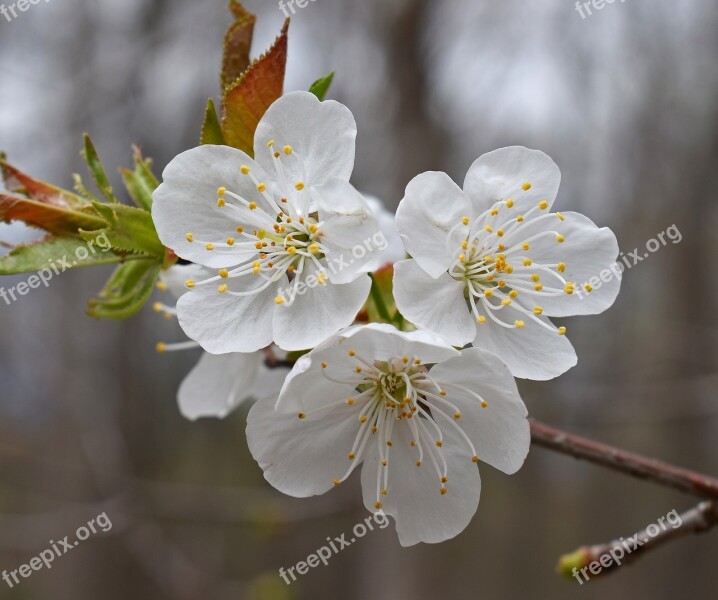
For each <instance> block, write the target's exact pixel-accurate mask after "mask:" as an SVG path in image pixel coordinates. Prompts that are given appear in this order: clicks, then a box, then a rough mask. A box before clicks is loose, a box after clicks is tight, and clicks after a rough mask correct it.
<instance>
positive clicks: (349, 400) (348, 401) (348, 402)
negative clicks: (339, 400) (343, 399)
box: [347, 398, 354, 406]
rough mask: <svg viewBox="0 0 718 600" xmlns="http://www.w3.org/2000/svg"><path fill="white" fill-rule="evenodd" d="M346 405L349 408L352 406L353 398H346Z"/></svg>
mask: <svg viewBox="0 0 718 600" xmlns="http://www.w3.org/2000/svg"><path fill="white" fill-rule="evenodd" d="M347 404H348V405H349V406H354V398H347Z"/></svg>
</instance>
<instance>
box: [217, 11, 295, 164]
mask: <svg viewBox="0 0 718 600" xmlns="http://www.w3.org/2000/svg"><path fill="white" fill-rule="evenodd" d="M288 29H289V19H287V20H286V21H285V22H284V27H282V31H281V33H280V35H279V37H277V39H276V41H275V42H274V45H273V46H272V47H271V48H270V49H269V51H268V52H267V53H266V54H264V55H263V56H261V57H260V58H259V59H257V60H256V61H254V63H252V65H251V66H250V67H249V68H248V69H247V70H246V71H245V72H244V74H243V75H242V76H241V77H240V78H239V79H238V80H237V81H236V82H235V83H233V84H232V85H230V86H229V87H228V88H227V89H226V90H225V92H224V95H223V98H222V121H221V123H222V133H223V134H224V139H225V140H226V142H227V145H229V146H233V147H234V148H239V149H240V150H243V151H244V152H246V153H247V154H249V155H250V156H254V132H255V130H256V129H257V124H258V123H259V120H260V119H261V118H262V116H263V115H264V113H265V112H266V111H267V109H268V108H269V107H270V106H271V105H272V103H273V102H274V101H275V100H277V98H279V97H280V96H281V95H282V91H283V89H284V74H285V71H286V67H287V31H288Z"/></svg>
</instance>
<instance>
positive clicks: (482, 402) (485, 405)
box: [481, 400, 489, 408]
mask: <svg viewBox="0 0 718 600" xmlns="http://www.w3.org/2000/svg"><path fill="white" fill-rule="evenodd" d="M488 405H489V403H488V402H486V400H482V401H481V408H486V407H487V406H488Z"/></svg>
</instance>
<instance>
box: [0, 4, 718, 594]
mask: <svg viewBox="0 0 718 600" xmlns="http://www.w3.org/2000/svg"><path fill="white" fill-rule="evenodd" d="M6 4H7V2H6ZM246 4H247V6H248V8H249V9H250V10H252V11H254V12H255V13H257V14H258V16H259V19H258V26H257V30H256V34H255V45H254V50H255V52H254V54H255V55H256V54H259V52H261V51H264V50H265V49H266V48H267V47H268V46H269V45H270V43H271V42H272V40H273V39H274V36H275V35H276V34H277V33H278V31H279V29H280V27H281V23H282V20H283V19H284V15H283V14H282V12H281V11H280V9H279V7H278V4H277V2H275V0H261V2H260V0H247V2H246ZM228 23H229V16H228V13H227V11H226V7H225V2H224V1H223V0H202V1H198V0H172V1H171V2H170V1H169V0H151V1H148V0H123V1H122V2H117V1H115V0H96V1H93V2H89V1H79V0H51V1H50V2H48V3H45V2H40V3H39V4H36V5H32V6H31V7H30V10H28V11H27V12H25V13H21V14H20V16H19V17H18V18H17V19H15V20H13V21H12V22H8V21H6V20H5V19H4V18H3V17H1V16H0V80H1V81H2V83H1V84H0V148H2V149H3V150H5V151H7V152H8V153H9V158H10V160H11V162H12V163H13V164H15V165H16V166H18V167H20V168H22V169H23V170H25V171H27V172H29V173H31V174H33V175H35V176H37V177H40V178H42V179H45V180H48V181H52V182H55V183H58V184H61V185H63V186H65V187H71V173H73V172H83V173H84V170H83V164H82V161H81V159H80V157H79V149H80V145H81V134H82V133H83V132H89V133H91V134H92V136H93V139H94V141H95V143H96V145H97V146H98V149H99V151H100V154H101V156H102V158H103V159H104V161H105V164H106V165H107V166H108V168H109V167H112V171H113V173H114V172H115V171H114V167H119V166H128V165H129V164H130V163H131V150H130V145H131V144H133V143H135V144H138V145H139V146H140V147H141V148H142V150H143V152H144V153H145V154H146V155H148V156H152V157H154V159H155V164H156V167H157V170H158V171H161V170H162V168H163V167H164V166H165V165H166V164H167V162H168V161H169V160H170V159H171V158H172V157H173V156H175V155H176V154H178V153H179V152H181V151H183V150H185V149H187V148H190V147H193V146H195V145H197V141H198V132H199V127H200V124H201V117H202V114H203V109H204V104H205V102H206V99H207V97H208V96H211V95H214V96H215V97H216V96H217V94H218V92H219V82H218V72H219V65H220V55H221V41H222V38H223V33H224V30H225V28H226V26H227V24H228ZM717 28H718V5H716V2H715V1H714V0H684V1H682V2H680V3H678V2H673V1H670V0H653V1H651V2H639V1H638V0H629V1H627V2H625V3H620V2H614V3H613V4H606V5H605V6H604V8H603V9H601V10H599V11H596V10H595V9H592V14H591V15H590V16H588V15H587V14H586V11H585V10H584V17H583V18H582V16H581V14H580V13H579V12H578V11H577V10H576V8H575V6H574V2H573V1H572V0H542V2H530V1H529V0H502V2H496V1H492V2H489V1H488V0H472V1H469V0H442V2H431V1H429V0H361V1H358V0H356V1H352V0H331V1H330V0H315V1H312V2H310V3H309V4H308V5H307V6H306V7H305V8H303V9H299V10H297V14H296V15H295V17H294V19H293V23H292V26H291V28H290V44H289V55H290V57H289V65H288V77H287V84H286V90H294V89H307V88H308V86H309V85H310V84H311V82H312V81H314V80H315V79H316V78H318V77H320V76H322V75H324V74H326V73H327V72H329V71H330V70H332V69H334V70H336V72H337V75H336V78H335V83H334V86H333V88H332V89H331V91H330V97H333V98H335V99H338V100H340V101H342V102H344V103H345V104H347V105H348V106H349V107H350V108H351V110H352V111H353V112H354V115H355V116H356V119H357V122H358V127H359V137H358V146H357V163H356V169H355V175H354V183H355V184H356V185H357V187H359V188H360V189H362V190H365V191H367V192H370V193H373V194H376V195H378V196H380V197H381V198H383V199H384V201H385V204H386V206H387V207H389V208H392V209H393V208H395V207H396V205H397V204H398V202H399V200H400V199H401V197H402V194H403V190H404V187H405V186H406V184H407V183H408V181H409V180H410V179H411V178H412V177H413V176H414V175H416V174H417V173H419V172H421V171H424V170H442V171H446V172H448V173H449V174H450V175H451V176H452V177H453V178H454V179H455V180H457V181H459V182H461V181H463V177H464V174H465V173H466V170H467V168H468V167H469V165H470V164H471V163H472V162H473V161H474V160H475V159H476V158H477V157H478V156H479V155H481V154H482V153H484V152H487V151H490V150H493V149H495V148H498V147H501V146H507V145H512V144H521V145H525V146H529V147H532V148H538V149H541V150H543V151H544V152H546V153H548V154H549V155H550V156H552V157H553V159H554V160H555V161H556V162H557V163H558V164H559V166H560V167H561V170H562V173H563V183H562V187H561V192H560V195H559V200H558V203H557V207H558V208H559V209H560V210H578V211H580V212H583V213H585V214H586V215H588V216H589V217H591V218H592V219H593V220H594V221H595V222H597V223H599V224H601V225H607V226H610V227H611V228H612V229H613V230H614V231H615V232H616V234H617V236H618V239H619V243H620V245H621V248H622V249H623V250H624V251H625V252H630V251H632V250H633V249H634V248H640V249H641V253H643V249H644V248H645V244H646V242H647V241H648V240H650V239H651V238H655V237H656V236H657V234H658V233H660V232H663V231H665V230H666V229H667V228H668V227H670V226H671V225H675V226H676V228H677V229H678V230H679V231H680V233H681V234H682V241H680V243H675V244H674V243H673V242H671V241H670V240H669V241H668V243H667V244H666V245H665V246H661V248H660V249H659V250H658V251H657V252H655V253H654V254H651V255H650V257H649V258H647V259H646V260H644V261H643V262H641V263H640V264H638V265H636V266H635V267H633V268H632V269H631V270H629V271H628V272H627V273H626V274H625V277H624V282H623V288H622V293H621V295H620V296H619V299H618V301H617V303H616V305H615V306H614V307H613V308H612V309H611V310H609V311H608V312H607V313H605V314H603V315H600V316H595V317H585V318H580V319H568V320H567V321H566V322H565V323H564V324H566V325H567V326H568V327H569V330H570V332H571V341H572V342H573V344H574V345H575V347H576V350H577V352H578V355H579V364H578V366H577V367H576V368H574V369H573V370H572V371H570V372H569V373H568V374H566V375H565V376H563V377H561V378H560V379H558V380H556V381H552V382H545V383H533V384H529V383H521V389H522V393H523V396H524V399H525V401H526V403H527V405H528V406H529V410H530V412H531V413H532V414H533V416H535V417H537V418H539V419H542V420H544V421H546V422H548V423H550V424H553V425H556V426H559V427H564V428H566V429H569V430H571V431H574V432H577V433H581V434H584V435H587V436H590V437H594V438H596V439H599V440H601V441H604V442H608V443H614V444H617V445H620V446H623V447H625V448H627V449H630V450H633V451H636V452H642V453H646V454H648V455H653V456H656V457H658V458H661V459H663V460H666V461H668V462H672V463H676V464H679V465H682V466H685V467H688V468H692V469H695V470H699V471H703V472H706V473H710V474H713V475H716V474H718V443H716V439H717V438H716V432H717V431H718V404H717V403H716V389H717V388H718V373H717V367H718V361H717V359H718V320H717V318H716V312H715V307H714V305H715V302H716V298H717V297H718V295H717V292H718V290H716V282H713V281H712V280H711V279H710V277H711V273H712V272H715V270H716V266H718V246H717V245H716V243H715V231H716V228H717V227H718V203H716V192H715V190H716V188H717V187H718V170H717V169H716V157H717V156H718V102H716V97H717V94H718V69H716V64H717V62H718V36H716V35H715V32H716V29H717ZM114 184H115V187H116V189H120V184H119V177H118V176H116V177H115V180H114ZM34 235H35V234H34V233H32V232H29V231H27V230H25V229H23V228H22V227H20V226H7V225H0V239H2V240H5V241H7V242H10V243H18V242H20V241H22V240H24V239H30V238H32V237H33V236H34ZM108 274H109V269H108V270H107V271H105V269H104V268H95V269H91V270H84V271H83V270H76V271H73V272H69V273H65V274H63V275H62V277H57V278H55V279H54V280H53V281H52V283H51V286H50V288H49V289H45V288H41V289H37V290H33V292H32V293H31V294H29V295H28V296H26V297H24V298H22V300H21V301H19V302H16V303H13V304H11V305H6V304H5V303H4V302H0V469H1V472H2V475H1V477H0V569H7V570H12V569H16V568H17V567H18V566H19V565H21V564H22V563H25V562H27V561H28V560H29V559H30V558H31V557H32V556H34V555H36V554H38V553H39V552H40V551H42V550H43V549H45V548H46V547H47V546H48V541H49V540H51V539H52V540H57V539H62V538H63V537H64V536H65V535H73V534H74V531H75V529H76V528H77V527H79V526H80V525H83V524H85V523H86V522H87V521H88V520H90V519H91V518H93V517H95V516H96V515H97V514H99V513H101V512H103V511H106V512H107V515H108V516H109V518H110V519H111V520H112V523H113V528H112V530H111V531H110V532H108V533H107V534H102V535H98V536H93V537H92V538H91V539H90V540H88V541H87V542H84V543H83V544H82V545H81V546H79V547H78V548H76V549H74V550H73V551H72V552H71V553H70V554H69V555H68V556H64V557H62V558H60V559H57V561H56V562H55V564H54V566H53V568H52V570H46V569H43V570H42V571H39V572H37V573H34V574H33V575H32V577H30V578H29V579H26V580H23V581H22V583H21V585H19V586H17V587H16V588H14V589H12V590H10V589H9V588H8V587H7V586H6V584H5V583H4V582H1V581H0V597H3V598H4V597H7V598H18V599H29V600H45V599H47V598H53V600H65V599H70V598H72V599H78V598H80V599H83V600H94V599H95V598H98V597H100V598H103V599H104V600H126V599H127V598H134V599H138V600H140V599H141V600H145V599H147V600H149V599H152V600H155V599H165V598H166V599H172V600H174V599H179V600H183V599H188V600H189V599H195V598H212V599H217V600H225V599H230V598H232V599H236V598H241V599H243V598H249V599H271V600H285V599H309V598H312V599H314V598H335V597H342V598H347V599H351V600H354V599H356V600H360V599H361V600H363V599H371V600H389V599H391V600H402V599H405V598H406V599H409V598H411V599H424V598H427V599H429V598H436V597H443V598H452V599H453V598H474V597H481V598H486V599H507V598H511V599H514V598H515V599H524V598H551V599H567V598H576V597H581V598H587V599H598V598H604V597H607V596H608V597H621V598H622V597H637V598H652V599H653V600H663V599H673V598H675V597H678V596H683V597H690V598H696V599H702V598H715V597H716V591H718V578H717V577H716V572H715V557H716V555H717V553H718V533H712V534H708V535H703V536H692V537H689V538H686V539H684V540H681V541H679V542H676V543H673V544H670V545H668V546H666V547H663V548H660V549H659V550H657V551H656V552H652V553H650V554H649V555H647V556H645V557H644V558H642V559H641V560H639V561H638V562H637V563H635V564H633V565H631V566H625V567H622V568H620V569H618V570H617V571H616V572H614V573H613V574H611V575H610V576H608V577H606V578H594V579H592V580H591V581H590V582H589V583H588V584H585V585H583V586H579V584H578V583H577V582H576V581H575V580H569V581H566V580H563V579H561V578H560V577H558V576H557V575H556V573H555V572H554V566H555V563H556V560H557V558H558V556H559V555H561V554H563V553H564V552H568V551H570V550H573V549H575V548H576V547H578V546H580V545H584V544H591V543H599V542H608V541H610V540H611V539H614V538H616V537H618V536H628V535H631V534H632V533H633V532H635V531H638V530H639V529H641V528H642V527H644V526H645V525H647V524H649V523H652V522H655V521H656V520H657V519H658V518H659V517H661V516H663V515H665V514H666V513H668V512H669V511H670V510H672V509H674V508H675V509H677V510H678V511H679V512H681V511H683V510H686V509H688V508H690V507H691V506H692V505H693V504H695V503H696V499H694V498H691V497H687V496H684V495H681V494H679V493H676V492H672V491H670V490H666V489H664V488H661V487H658V486H656V485H654V484H651V483H646V482H641V481H638V480H634V479H631V478H628V477H626V476H624V475H621V474H616V473H612V472H607V471H605V470H603V469H601V468H599V467H594V466H591V465H589V464H585V463H579V462H576V461H574V460H573V459H570V458H566V457H564V456H559V455H556V454H554V453H550V452H548V451H546V450H544V449H541V448H537V447H535V448H533V449H532V452H531V454H530V456H529V459H528V461H527V463H526V465H525V467H524V469H523V470H522V471H520V472H519V473H518V474H517V475H515V476H512V477H507V476H504V475H502V474H500V473H498V472H496V471H494V470H493V469H492V468H491V467H488V466H484V467H483V468H482V478H483V481H484V493H483V498H482V501H481V505H480V507H479V512H478V513H477V516H476V517H475V518H474V520H473V521H472V523H471V525H470V526H469V527H468V529H467V530H466V531H465V532H464V533H463V534H462V535H460V536H459V537H457V538H456V539H454V540H451V541H449V542H446V543H443V544H440V545H437V546H431V545H421V546H418V547H413V548H410V549H402V548H401V547H400V546H399V543H398V541H397V537H396V534H395V532H394V531H393V525H392V526H391V527H389V528H387V529H384V530H381V531H376V532H373V533H370V534H368V535H367V536H366V537H365V538H363V539H362V540H361V541H360V542H357V543H356V544H354V545H352V546H351V547H349V548H347V549H345V550H344V551H343V552H341V553H340V554H339V555H337V556H334V557H333V558H332V560H331V562H330V564H329V566H326V567H324V566H319V567H317V568H315V569H312V570H310V572H309V573H308V574H307V575H305V576H303V577H301V578H300V579H299V581H298V582H296V583H293V584H292V585H291V586H287V585H285V584H284V582H283V581H282V580H281V579H280V578H279V576H278V569H279V567H284V568H285V569H286V568H288V567H289V566H292V565H294V564H295V563H296V562H298V561H300V560H304V559H305V558H306V556H307V555H308V554H310V553H312V552H314V550H315V549H316V548H318V547H319V546H322V545H323V544H324V543H325V540H326V538H327V537H334V536H340V535H341V534H342V533H345V532H347V533H348V532H349V531H350V530H351V528H352V527H353V525H354V524H356V523H358V522H360V521H361V520H363V519H364V517H365V516H366V511H365V509H364V508H363V507H362V505H361V494H360V490H359V485H358V480H357V478H353V483H352V485H348V486H342V488H341V489H338V490H335V491H333V492H332V493H330V494H327V495H325V496H323V497H319V498H315V499H306V500H297V499H292V498H288V497H283V496H282V495H280V494H279V493H277V492H275V491H274V490H273V489H272V488H271V487H270V486H269V485H268V484H266V483H265V482H264V480H263V478H262V473H261V471H260V469H259V468H258V467H257V465H256V463H255V462H254V461H253V460H252V457H251V456H250V454H249V452H248V450H247V446H246V441H245V435H244V427H245V417H246V410H244V411H239V412H238V413H236V414H233V415H232V416H231V417H230V418H228V419H226V420H225V421H221V422H218V421H203V422H199V423H189V422H187V421H185V420H183V419H182V417H181V416H180V415H179V412H178V410H177V407H176V403H175V393H176V389H177V386H178V385H179V383H180V381H181V380H182V378H183V376H184V375H185V374H186V373H187V372H188V370H189V369H190V368H191V366H193V364H194V362H195V360H196V358H197V357H196V356H195V355H193V354H192V353H174V354H169V355H163V356H158V355H156V354H155V352H154V346H155V343H156V342H158V341H160V340H162V341H175V340H181V339H182V334H181V332H180V330H179V327H178V326H177V324H176V323H174V322H166V321H164V320H162V319H161V318H159V317H158V316H157V315H155V314H154V313H153V312H152V311H151V309H150V308H147V309H145V310H144V311H143V312H142V313H141V314H140V315H139V316H137V317H135V318H133V319H131V320H129V321H127V322H122V323H114V322H97V321H94V320H92V319H91V318H89V317H87V316H85V314H84V307H85V302H86V300H87V299H88V298H89V297H90V296H91V295H93V294H94V293H95V292H96V291H98V290H99V289H100V287H101V286H102V284H103V283H104V279H105V278H106V277H107V276H108ZM26 278H27V277H26V276H23V277H17V278H13V277H8V278H3V279H2V280H0V285H3V286H5V287H6V288H8V287H11V286H13V285H15V284H16V283H17V282H18V281H21V280H24V279H26ZM717 281H718V280H717ZM704 284H705V285H704Z"/></svg>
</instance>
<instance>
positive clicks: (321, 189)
mask: <svg viewBox="0 0 718 600" xmlns="http://www.w3.org/2000/svg"><path fill="white" fill-rule="evenodd" d="M315 192H316V194H315V195H316V197H317V205H318V208H319V221H320V222H321V223H322V226H321V232H322V238H321V242H322V245H323V246H324V247H326V248H327V249H328V250H329V252H327V261H328V273H329V277H330V279H331V281H332V282H333V283H340V284H341V283H349V282H351V281H353V280H354V279H356V278H357V276H358V275H360V274H361V273H369V272H371V271H374V270H376V269H378V268H379V266H380V260H381V255H380V253H379V248H380V247H382V245H383V244H384V243H385V242H386V239H385V238H384V237H383V234H382V232H381V231H380V230H379V223H378V221H377V220H376V218H375V217H374V214H373V213H372V211H371V209H370V208H369V205H368V204H367V202H366V200H364V198H363V197H362V195H361V194H360V193H359V192H358V191H357V190H356V189H354V187H353V186H352V185H351V184H350V183H348V182H347V181H344V180H342V179H338V178H334V179H330V180H329V181H327V182H326V183H324V184H322V185H321V186H318V187H317V188H315Z"/></svg>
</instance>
